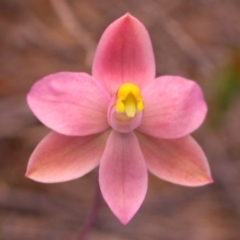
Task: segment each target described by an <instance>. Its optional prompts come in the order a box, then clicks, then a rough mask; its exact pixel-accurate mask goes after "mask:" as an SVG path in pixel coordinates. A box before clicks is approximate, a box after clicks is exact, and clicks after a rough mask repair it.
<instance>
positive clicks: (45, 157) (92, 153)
mask: <svg viewBox="0 0 240 240" xmlns="http://www.w3.org/2000/svg"><path fill="white" fill-rule="evenodd" d="M108 135H109V131H106V132H103V133H100V134H95V135H91V136H84V137H69V136H65V135H61V134H58V133H56V132H51V133H50V134H48V135H47V136H46V137H45V138H44V139H43V140H42V141H41V142H40V144H39V145H38V146H37V147H36V149H35V150H34V152H33V154H32V156H31V157H30V160H29V163H28V167H27V173H26V176H27V177H28V178H31V179H33V180H35V181H38V182H43V183H54V182H63V181H68V180H72V179H76V178H79V177H81V176H83V175H85V174H87V173H88V172H89V171H91V170H92V169H94V168H95V167H96V166H97V165H98V164H99V160H100V158H101V156H102V153H103V151H104V148H105V144H106V140H107V137H108Z"/></svg>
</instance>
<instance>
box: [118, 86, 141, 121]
mask: <svg viewBox="0 0 240 240" xmlns="http://www.w3.org/2000/svg"><path fill="white" fill-rule="evenodd" d="M143 110H144V103H143V99H142V96H141V91H140V89H139V87H138V86H137V85H135V84H132V83H124V84H123V85H122V86H121V87H120V88H119V89H118V92H117V102H116V111H117V113H125V114H126V115H127V117H129V118H133V117H135V115H136V113H137V112H142V111H143Z"/></svg>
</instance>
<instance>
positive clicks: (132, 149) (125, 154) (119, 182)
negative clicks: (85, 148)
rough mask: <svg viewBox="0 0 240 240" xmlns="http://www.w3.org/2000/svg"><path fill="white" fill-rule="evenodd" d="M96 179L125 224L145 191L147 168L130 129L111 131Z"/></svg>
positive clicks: (105, 197) (112, 208)
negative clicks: (122, 132)
mask: <svg viewBox="0 0 240 240" xmlns="http://www.w3.org/2000/svg"><path fill="white" fill-rule="evenodd" d="M99 181H100V187H101V191H102V194H103V197H104V199H105V200H106V202H107V203H108V205H109V207H110V209H111V210H112V211H113V213H114V214H115V215H116V216H117V217H118V218H119V220H120V221H121V222H122V223H123V224H127V223H128V222H129V221H130V219H131V218H132V217H133V215H134V214H135V213H136V212H137V210H138V209H139V207H140V205H141V204H142V202H143V200H144V198H145V195H146V191H147V168H146V164H145V160H144V157H143V154H142V152H141V149H140V147H139V143H138V140H137V138H136V136H135V134H134V133H133V132H130V133H125V134H121V133H118V132H115V131H112V133H111V134H110V136H109V138H108V141H107V144H106V148H105V151H104V153H103V156H102V159H101V162H100V169H99Z"/></svg>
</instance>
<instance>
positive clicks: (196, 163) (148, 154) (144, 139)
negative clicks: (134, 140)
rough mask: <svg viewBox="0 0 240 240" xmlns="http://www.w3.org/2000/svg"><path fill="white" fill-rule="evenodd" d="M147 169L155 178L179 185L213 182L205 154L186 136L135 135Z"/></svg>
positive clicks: (197, 184) (198, 184)
mask: <svg viewBox="0 0 240 240" xmlns="http://www.w3.org/2000/svg"><path fill="white" fill-rule="evenodd" d="M137 137H138V139H139V142H140V146H141V148H142V152H143V155H144V157H145V160H146V163H147V167H148V169H149V170H150V171H151V172H152V173H153V174H154V175H156V176H157V177H159V178H161V179H163V180H166V181H169V182H172V183H176V184H180V185H185V186H201V185H205V184H208V183H211V182H212V178H211V173H210V168H209V165H208V161H207V159H206V156H205V154H204V152H203V151H202V149H201V147H200V146H199V145H198V143H197V142H196V141H195V140H194V139H193V138H192V137H191V136H190V135H189V136H185V137H183V138H178V139H159V138H154V137H150V136H147V135H144V134H140V133H137Z"/></svg>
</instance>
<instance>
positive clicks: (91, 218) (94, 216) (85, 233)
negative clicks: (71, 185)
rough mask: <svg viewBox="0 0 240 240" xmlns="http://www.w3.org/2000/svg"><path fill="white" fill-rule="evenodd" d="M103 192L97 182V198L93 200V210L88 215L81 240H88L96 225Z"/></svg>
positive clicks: (80, 236)
mask: <svg viewBox="0 0 240 240" xmlns="http://www.w3.org/2000/svg"><path fill="white" fill-rule="evenodd" d="M101 200H102V196H101V191H100V187H99V183H98V181H97V184H96V190H95V196H94V199H93V205H92V208H91V210H90V212H89V214H88V217H87V218H86V220H85V222H84V223H83V225H82V228H81V231H80V234H79V240H86V239H87V236H88V234H89V232H90V231H91V229H92V227H93V225H94V224H95V222H96V220H97V217H98V212H99V209H100V206H101Z"/></svg>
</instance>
